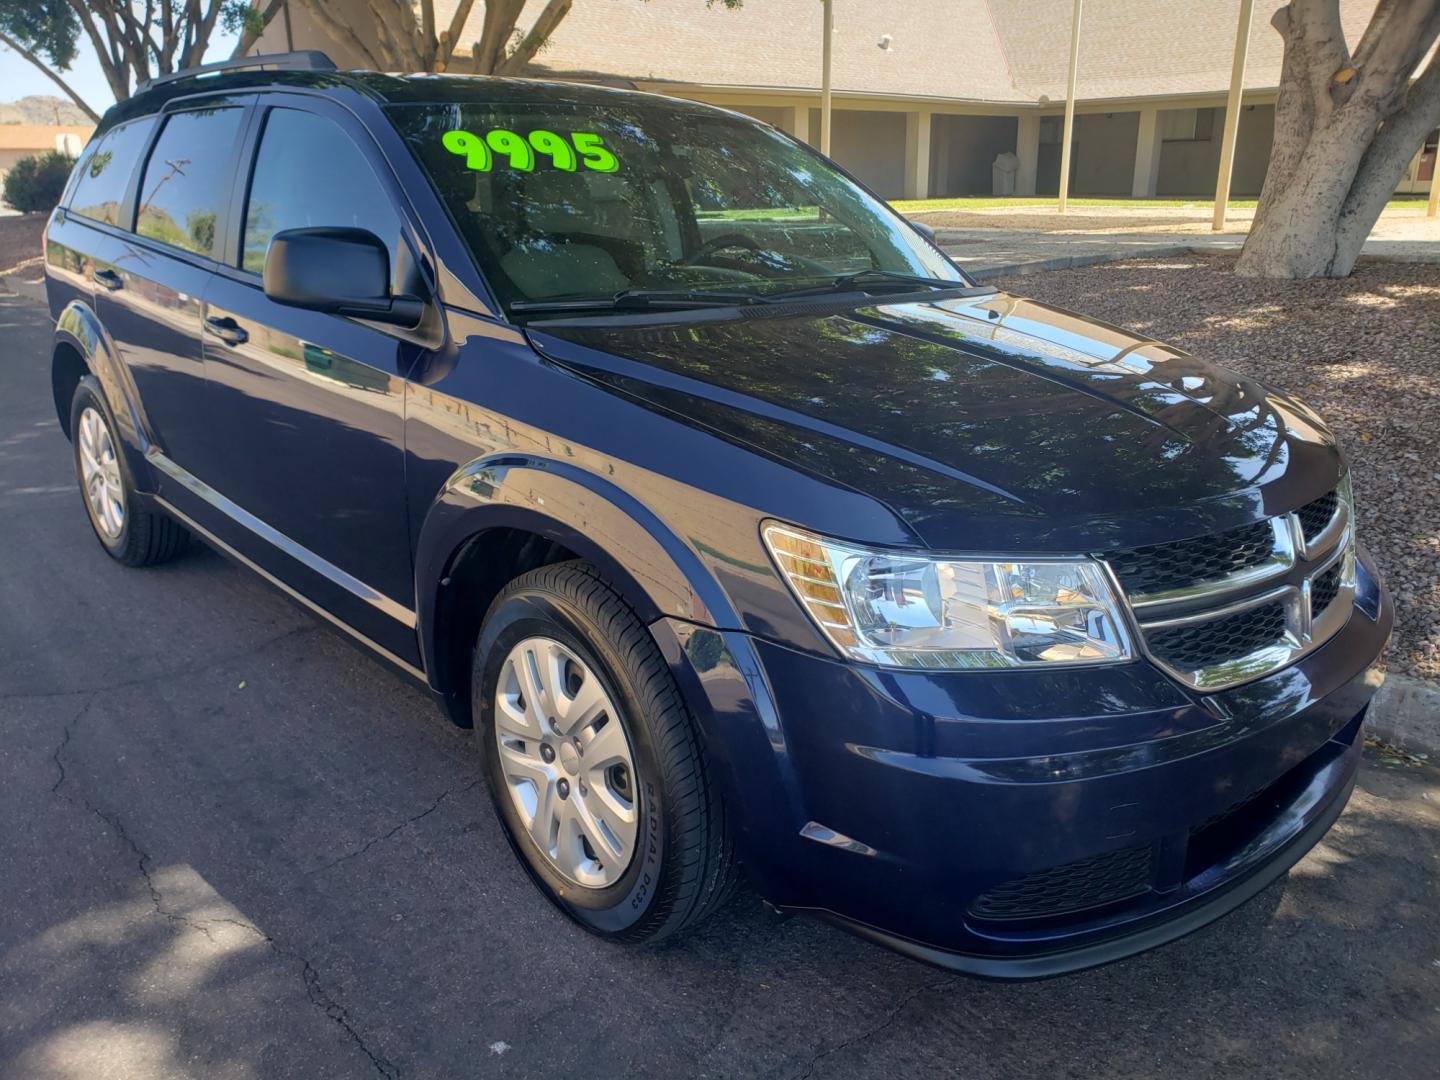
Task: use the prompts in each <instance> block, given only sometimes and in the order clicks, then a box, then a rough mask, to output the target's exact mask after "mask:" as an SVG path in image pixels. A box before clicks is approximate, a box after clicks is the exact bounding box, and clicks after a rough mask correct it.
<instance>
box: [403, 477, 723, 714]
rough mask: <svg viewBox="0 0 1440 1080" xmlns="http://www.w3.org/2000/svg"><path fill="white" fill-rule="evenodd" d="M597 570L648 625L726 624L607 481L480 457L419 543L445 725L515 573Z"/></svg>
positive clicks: (703, 578) (420, 596)
mask: <svg viewBox="0 0 1440 1080" xmlns="http://www.w3.org/2000/svg"><path fill="white" fill-rule="evenodd" d="M571 558H579V559H584V560H586V561H587V562H589V563H591V564H593V565H594V566H595V567H596V568H597V569H598V570H599V571H600V573H601V575H602V576H603V577H604V578H605V579H606V580H607V581H608V582H609V583H610V584H611V585H612V586H613V587H614V588H615V590H616V591H617V592H618V593H620V595H621V596H622V597H624V599H625V600H626V602H627V603H629V604H630V606H631V607H632V608H634V609H635V611H636V613H637V614H638V615H639V617H640V619H641V621H642V622H644V623H646V624H647V625H648V624H650V623H652V622H654V621H655V620H657V619H661V618H666V617H672V618H679V619H683V620H685V621H687V622H695V623H699V624H702V625H709V626H734V625H735V624H736V623H735V618H734V615H733V613H732V612H731V609H730V605H729V601H728V599H727V598H726V597H725V595H724V593H723V592H722V591H721V590H720V587H719V585H718V583H716V582H715V580H714V579H713V577H711V575H710V574H709V572H708V571H707V570H706V569H705V567H704V565H703V564H702V563H701V561H700V559H699V557H698V556H697V555H696V554H695V552H694V551H692V550H691V548H690V547H689V545H688V544H686V543H685V542H684V541H683V540H682V539H681V538H680V537H679V536H678V535H676V533H675V532H674V531H673V530H672V529H670V527H669V526H668V525H666V524H665V523H664V522H663V521H662V520H661V518H660V517H659V516H658V515H657V514H655V513H654V512H653V511H651V510H650V509H649V508H648V507H646V506H645V505H644V504H643V503H641V502H640V501H639V500H638V499H636V498H635V497H634V496H633V495H631V494H629V493H628V492H626V491H624V490H623V489H621V488H619V487H617V486H616V485H615V484H613V483H612V482H610V481H608V480H606V479H604V478H603V477H599V476H596V475H594V474H592V473H588V472H586V471H585V470H583V469H580V468H578V467H576V466H574V465H572V464H570V463H567V462H563V461H557V460H554V459H548V458H540V457H528V456H527V457H522V456H516V455H503V456H495V457H487V458H480V459H477V460H475V461H472V462H470V463H469V464H467V465H465V466H463V467H462V468H460V469H458V470H457V471H456V472H455V473H454V474H453V475H452V476H451V478H450V480H449V481H448V482H447V483H446V484H445V487H444V488H443V489H442V490H441V492H440V493H439V495H438V496H436V498H435V499H434V501H433V502H432V503H431V505H430V507H429V509H428V511H427V513H426V515H425V518H424V523H423V524H422V526H421V528H420V535H419V539H418V542H417V544H416V558H415V582H416V606H417V612H416V614H417V617H418V623H417V626H418V630H419V636H420V649H421V654H422V656H423V657H424V662H425V670H426V672H427V674H428V677H429V681H430V684H431V687H432V688H433V689H434V690H436V691H438V692H439V693H440V694H441V695H442V697H443V698H444V700H445V703H446V708H447V711H448V712H449V714H450V716H451V718H452V719H453V720H454V721H455V722H456V723H458V724H460V725H462V726H468V725H469V724H470V722H471V721H470V702H469V692H468V691H469V669H470V649H471V647H472V645H473V643H474V639H475V636H476V633H477V632H478V630H479V626H480V622H481V620H482V619H483V618H484V615H485V612H486V610H487V609H488V608H489V606H490V603H491V602H492V601H493V600H494V598H495V596H496V595H498V594H499V592H500V591H501V590H502V589H503V588H504V587H505V586H506V585H507V584H508V583H509V582H510V581H513V580H514V579H515V578H516V577H518V576H519V575H520V574H523V573H526V572H527V571H529V570H533V569H535V568H537V567H539V566H544V565H547V564H549V563H552V562H561V561H564V560H567V559H571Z"/></svg>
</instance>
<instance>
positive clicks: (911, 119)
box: [905, 109, 931, 199]
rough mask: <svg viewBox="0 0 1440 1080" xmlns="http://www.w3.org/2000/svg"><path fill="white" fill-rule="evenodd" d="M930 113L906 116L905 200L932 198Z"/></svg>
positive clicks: (913, 113)
mask: <svg viewBox="0 0 1440 1080" xmlns="http://www.w3.org/2000/svg"><path fill="white" fill-rule="evenodd" d="M930 117H931V114H930V111H929V110H928V109H925V110H922V111H920V112H912V113H906V114H905V198H907V199H928V198H929V197H930Z"/></svg>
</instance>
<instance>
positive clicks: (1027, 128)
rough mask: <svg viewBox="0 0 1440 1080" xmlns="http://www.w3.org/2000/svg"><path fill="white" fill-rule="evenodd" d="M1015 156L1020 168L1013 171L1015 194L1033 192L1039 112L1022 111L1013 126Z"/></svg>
mask: <svg viewBox="0 0 1440 1080" xmlns="http://www.w3.org/2000/svg"><path fill="white" fill-rule="evenodd" d="M1015 156H1016V157H1017V158H1019V159H1020V168H1019V169H1018V170H1016V172H1015V194H1016V195H1034V194H1035V173H1036V172H1037V171H1038V170H1039V168H1040V114H1039V113H1035V112H1024V113H1021V114H1020V122H1019V123H1018V124H1017V125H1016V127H1015Z"/></svg>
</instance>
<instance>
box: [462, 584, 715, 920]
mask: <svg viewBox="0 0 1440 1080" xmlns="http://www.w3.org/2000/svg"><path fill="white" fill-rule="evenodd" d="M472 672H473V676H472V697H473V705H474V715H475V716H476V717H477V720H478V722H477V735H478V737H479V742H480V745H481V746H482V748H483V751H484V754H485V764H486V775H487V779H488V781H489V786H490V791H491V795H492V797H493V799H494V802H495V808H496V811H497V813H498V814H499V816H500V819H501V822H502V823H503V824H504V826H505V829H506V833H507V835H508V837H509V839H510V843H511V846H512V847H514V849H515V851H516V853H517V854H518V855H519V856H520V859H521V861H522V862H523V863H524V865H525V867H526V869H527V870H529V872H530V875H531V877H532V878H533V879H534V881H535V883H536V884H537V885H538V886H539V887H540V889H541V891H542V892H544V893H545V895H546V896H547V897H548V898H549V899H550V900H551V901H552V902H553V903H555V904H556V905H557V906H558V907H560V909H561V910H562V911H564V912H565V913H566V914H567V915H569V916H570V917H571V918H572V919H574V920H575V921H576V922H578V923H580V925H581V926H583V927H585V928H586V929H587V930H590V931H592V932H594V933H597V934H601V935H603V936H607V937H612V938H618V939H621V940H625V941H649V940H658V939H660V938H664V937H667V936H669V935H671V934H674V933H675V932H677V931H679V930H682V929H684V928H686V927H688V926H691V925H693V924H694V923H696V922H698V921H699V920H700V919H702V918H704V917H705V916H706V915H708V914H709V913H710V912H711V911H713V910H714V909H715V908H716V907H717V906H718V905H719V904H720V903H721V902H722V901H723V900H724V899H725V897H726V896H727V895H728V893H729V890H730V887H731V885H732V882H733V877H734V860H733V857H732V854H731V849H730V844H729V839H728V836H727V832H726V823H725V813H724V807H723V805H722V803H721V801H720V798H719V793H718V792H717V791H716V789H715V787H714V784H713V783H712V781H711V778H710V777H709V775H708V773H707V771H706V765H705V759H704V754H703V751H702V748H701V745H700V740H699V736H698V733H697V731H696V729H695V725H694V722H693V721H692V720H691V718H690V716H689V714H688V713H687V711H686V710H685V707H684V705H683V704H682V702H681V700H680V696H679V693H678V691H677V689H676V687H675V684H674V681H673V679H672V678H671V676H670V672H669V669H668V668H667V667H666V665H665V662H664V659H663V658H662V657H661V655H660V652H659V649H658V648H656V646H655V642H654V640H653V639H652V638H651V637H650V634H649V633H648V631H646V629H645V627H644V625H643V624H642V623H641V622H640V620H639V618H638V617H637V616H636V615H635V613H634V611H632V610H631V609H630V607H629V606H628V605H626V604H625V602H624V601H623V600H622V599H621V598H620V597H619V596H618V595H617V594H616V593H615V592H614V591H613V590H612V589H611V588H610V587H609V586H608V585H607V584H606V583H605V582H604V581H603V580H602V579H601V578H600V577H599V575H598V574H597V573H596V572H595V570H594V569H593V568H592V567H590V566H589V565H588V564H586V563H582V562H570V563H561V564H558V565H554V566H546V567H541V568H540V569H538V570H534V571H532V572H530V573H528V574H525V575H524V576H522V577H520V578H518V579H516V580H515V581H514V582H512V583H511V584H510V585H509V586H508V587H507V588H506V589H505V591H504V592H503V593H501V595H500V596H499V597H498V598H497V599H496V601H495V603H494V604H493V605H492V606H491V608H490V611H489V613H488V614H487V616H486V618H485V622H484V625H483V626H482V627H481V630H480V634H479V637H478V639H477V641H476V651H475V662H474V664H473V665H472Z"/></svg>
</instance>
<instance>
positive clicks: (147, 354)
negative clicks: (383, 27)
mask: <svg viewBox="0 0 1440 1080" xmlns="http://www.w3.org/2000/svg"><path fill="white" fill-rule="evenodd" d="M246 111H247V110H246V108H245V102H244V100H241V99H235V98H228V99H209V100H207V101H206V103H205V105H204V107H203V108H202V107H197V108H184V107H177V108H176V109H174V110H173V111H171V112H168V113H165V114H162V115H161V116H160V117H159V118H158V120H156V121H155V122H154V124H152V123H150V122H145V123H143V124H142V123H141V122H136V123H134V124H130V125H126V126H125V128H123V129H122V128H117V129H116V130H115V131H114V132H112V133H111V134H110V135H107V136H106V142H105V145H104V146H102V147H100V148H99V149H98V150H97V152H96V154H95V158H94V159H93V161H92V163H91V165H90V169H91V170H93V169H94V168H95V162H99V163H100V164H101V165H102V169H103V168H109V167H111V163H112V162H118V161H121V160H123V159H124V158H125V157H126V156H128V154H129V153H130V151H131V150H132V149H133V148H132V147H131V146H130V143H132V142H135V141H142V140H146V139H147V137H148V142H149V147H148V152H147V153H146V154H145V156H144V167H143V169H142V170H141V172H140V174H139V177H138V181H135V180H132V181H131V183H130V186H129V196H128V198H126V199H122V200H121V201H120V202H119V203H118V204H114V209H110V208H109V207H110V206H111V205H112V204H111V202H110V200H109V198H106V199H104V200H102V201H101V202H100V203H98V204H96V205H94V206H92V205H91V197H90V196H88V195H87V193H86V191H85V187H84V179H85V178H84V177H83V176H82V178H81V185H80V187H79V188H77V190H76V193H75V198H74V200H73V203H74V205H75V206H76V212H77V213H80V214H82V215H89V214H92V213H93V214H96V215H99V216H101V217H106V216H107V215H109V217H110V223H112V224H115V225H116V226H117V228H116V229H111V230H105V231H103V232H101V233H100V234H99V237H98V239H97V242H96V245H95V248H94V256H95V268H94V280H95V298H96V302H95V306H96V311H97V313H98V314H99V316H100V321H101V323H102V324H103V325H104V326H105V328H106V329H107V330H108V331H109V333H110V336H111V338H112V340H113V341H114V343H115V347H116V349H117V350H118V352H119V353H120V356H121V359H122V360H123V361H124V364H125V367H126V369H127V370H128V372H129V375H130V378H131V380H132V381H133V383H134V386H135V389H136V391H137V396H138V399H139V407H140V409H141V410H142V412H143V423H144V424H145V426H146V428H147V431H146V436H147V440H148V441H149V442H150V443H151V444H152V446H153V447H155V448H156V449H158V450H159V451H161V452H162V453H163V454H164V455H166V457H168V458H169V459H172V460H174V461H176V462H178V463H180V464H181V465H182V466H184V467H187V468H190V467H193V466H194V464H195V463H196V462H198V461H200V460H201V459H202V457H203V456H204V453H205V449H206V444H207V442H208V441H209V437H210V432H209V427H208V424H207V423H206V420H205V416H204V412H203V405H204V403H203V398H204V392H205V380H204V371H203V365H202V360H201V354H200V298H201V296H202V294H203V293H204V290H205V286H206V283H207V281H208V279H209V277H210V274H211V272H212V270H213V267H214V265H215V260H216V258H217V256H218V255H219V254H220V251H219V240H220V237H221V236H222V235H223V231H224V228H225V221H224V216H225V213H226V210H227V207H228V204H229V201H230V193H231V188H232V181H233V178H234V175H235V160H236V155H237V153H238V152H239V144H240V136H241V133H242V131H243V129H244V126H245V119H246ZM156 125H158V133H157V132H156V131H155V126H156ZM117 136H123V138H118V137H117ZM107 155H108V156H107ZM102 175H103V171H102ZM102 194H104V193H102ZM131 207H133V208H134V210H133V213H132V211H131ZM121 230H124V231H121Z"/></svg>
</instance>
